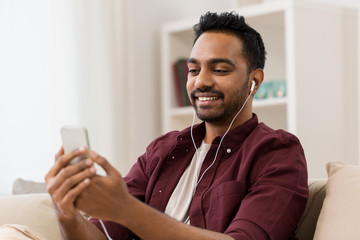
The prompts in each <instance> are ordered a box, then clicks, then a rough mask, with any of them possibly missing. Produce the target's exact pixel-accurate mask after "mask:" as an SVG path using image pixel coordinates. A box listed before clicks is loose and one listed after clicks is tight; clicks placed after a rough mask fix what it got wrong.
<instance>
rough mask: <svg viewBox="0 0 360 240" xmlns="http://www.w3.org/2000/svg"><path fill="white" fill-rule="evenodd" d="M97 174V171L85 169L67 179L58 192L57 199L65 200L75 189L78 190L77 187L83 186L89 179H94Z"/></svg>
mask: <svg viewBox="0 0 360 240" xmlns="http://www.w3.org/2000/svg"><path fill="white" fill-rule="evenodd" d="M95 173H96V169H95V168H94V167H91V168H89V169H85V170H83V171H81V172H79V173H77V174H75V175H73V176H71V177H68V178H66V179H65V180H64V181H63V183H62V184H61V186H59V188H58V189H57V191H56V194H54V195H55V197H56V198H59V199H63V197H64V196H66V195H67V194H68V193H69V192H70V191H71V190H72V189H73V188H76V187H77V185H79V184H81V183H82V182H83V181H84V180H85V179H89V178H91V177H93V176H94V175H95Z"/></svg>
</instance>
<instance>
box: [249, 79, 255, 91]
mask: <svg viewBox="0 0 360 240" xmlns="http://www.w3.org/2000/svg"><path fill="white" fill-rule="evenodd" d="M255 84H256V83H255V80H252V83H251V88H250V92H251V93H252V92H253V91H254V89H255Z"/></svg>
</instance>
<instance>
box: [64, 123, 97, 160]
mask: <svg viewBox="0 0 360 240" xmlns="http://www.w3.org/2000/svg"><path fill="white" fill-rule="evenodd" d="M60 132H61V139H62V144H63V147H64V153H65V154H68V153H70V152H72V151H73V150H75V149H78V148H80V147H86V149H87V151H86V153H85V154H84V155H82V156H79V157H76V158H74V159H73V160H72V161H71V164H76V163H78V162H80V161H81V160H83V159H86V158H88V151H89V150H90V144H89V138H88V133H87V130H86V128H85V127H83V126H64V127H62V128H61V130H60Z"/></svg>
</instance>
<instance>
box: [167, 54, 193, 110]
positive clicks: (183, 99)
mask: <svg viewBox="0 0 360 240" xmlns="http://www.w3.org/2000/svg"><path fill="white" fill-rule="evenodd" d="M172 67H173V77H174V86H175V89H174V90H175V92H176V100H177V105H178V106H179V107H183V106H190V105H191V104H190V100H189V97H188V95H187V91H186V81H187V75H188V71H189V70H188V67H187V59H186V58H179V59H178V60H176V61H175V62H174V63H173V66H172Z"/></svg>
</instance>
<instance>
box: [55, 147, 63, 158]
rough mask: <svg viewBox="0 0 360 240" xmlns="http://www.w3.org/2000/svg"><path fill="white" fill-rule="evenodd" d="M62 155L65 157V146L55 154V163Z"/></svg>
mask: <svg viewBox="0 0 360 240" xmlns="http://www.w3.org/2000/svg"><path fill="white" fill-rule="evenodd" d="M62 155H64V147H63V146H61V148H60V150H59V151H58V152H57V153H56V154H55V161H56V159H58V158H59V157H60V156H62Z"/></svg>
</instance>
